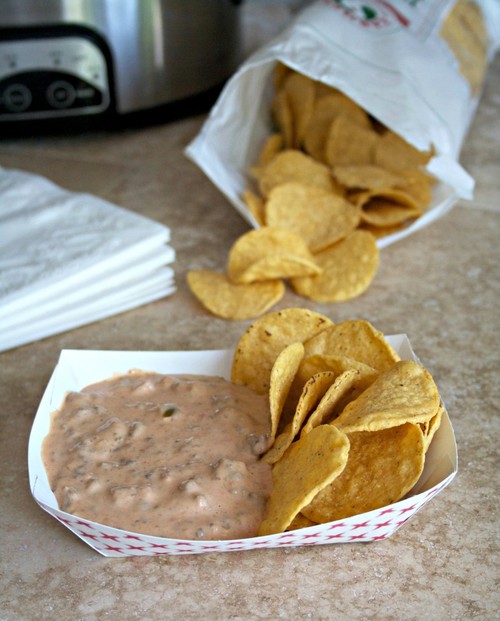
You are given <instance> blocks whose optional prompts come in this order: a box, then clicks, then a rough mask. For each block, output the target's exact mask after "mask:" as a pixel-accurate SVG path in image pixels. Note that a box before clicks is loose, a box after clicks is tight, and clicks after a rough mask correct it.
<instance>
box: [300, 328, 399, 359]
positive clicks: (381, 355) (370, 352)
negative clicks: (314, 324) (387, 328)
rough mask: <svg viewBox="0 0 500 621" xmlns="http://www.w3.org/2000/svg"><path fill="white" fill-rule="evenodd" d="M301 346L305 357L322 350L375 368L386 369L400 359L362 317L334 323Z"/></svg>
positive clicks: (321, 352) (334, 356) (329, 354)
mask: <svg viewBox="0 0 500 621" xmlns="http://www.w3.org/2000/svg"><path fill="white" fill-rule="evenodd" d="M304 347H305V356H306V357H309V356H312V355H313V354H325V355H328V356H332V357H333V358H343V357H347V358H353V359H354V360H357V361H358V362H362V363H364V364H365V365H368V366H369V367H370V368H372V369H376V370H377V371H387V370H388V369H390V368H391V367H392V366H394V364H395V363H396V362H398V361H399V360H400V356H399V355H398V354H397V352H396V351H395V349H394V348H393V347H391V345H390V344H389V342H388V341H387V340H386V338H385V336H384V335H383V334H382V332H380V330H377V329H376V328H375V327H374V326H373V325H372V324H371V323H370V322H369V321H366V320H364V319H350V320H347V321H342V322H340V323H336V324H334V325H332V326H330V327H328V328H326V329H325V330H324V331H323V332H322V333H321V334H317V335H315V336H313V337H311V338H310V339H308V340H307V341H306V342H305V344H304Z"/></svg>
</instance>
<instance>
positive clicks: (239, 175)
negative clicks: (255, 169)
mask: <svg viewBox="0 0 500 621" xmlns="http://www.w3.org/2000/svg"><path fill="white" fill-rule="evenodd" d="M471 5H472V6H471ZM499 44H500V2H498V1H497V0H476V1H475V2H472V0H458V2H457V1H456V0H434V1H433V2H425V3H420V2H419V3H401V2H397V3H396V2H389V1H382V0H364V1H363V2H360V1H359V0H322V1H319V2H315V3H313V4H312V5H310V6H309V7H307V8H306V9H305V10H304V11H302V12H301V13H300V14H299V15H298V16H297V17H296V18H295V20H294V21H293V22H292V23H291V24H290V26H289V27H288V28H287V29H286V30H285V31H284V32H282V33H281V34H280V35H279V36H277V37H276V38H275V39H274V40H273V41H271V42H270V43H268V44H267V45H265V46H263V47H262V48H260V49H259V50H257V52H255V53H254V54H253V55H252V56H250V57H249V58H248V59H247V61H246V62H244V63H243V64H242V65H241V66H240V68H239V69H238V71H237V72H236V73H235V74H234V75H233V77H232V78H231V79H230V80H229V81H228V83H227V84H226V86H225V88H224V89H223V91H222V93H221V95H220V96H219V99H218V101H217V102H216V104H215V106H214V107H213V109H212V110H211V112H210V115H209V117H208V119H207V121H206V122H205V124H204V126H203V127H202V129H201V132H200V133H199V135H198V136H197V137H196V138H195V139H194V140H193V141H192V143H191V144H190V145H188V147H187V149H186V155H187V156H188V157H189V158H191V159H192V160H193V161H194V162H195V163H196V164H197V165H198V166H199V167H200V168H201V169H202V170H203V171H204V172H205V174H206V175H207V176H208V177H209V178H210V179H211V180H212V182H213V183H214V184H215V185H216V186H217V187H218V188H219V189H220V190H221V191H222V193H223V194H224V195H225V196H226V197H227V198H228V200H229V201H230V202H231V203H232V204H233V205H234V206H235V208H236V209H237V210H238V211H239V212H240V213H241V215H242V216H243V217H244V218H245V219H246V220H247V221H248V222H249V224H251V225H252V226H254V227H258V226H259V225H258V223H257V221H256V220H255V218H254V216H253V215H252V214H251V213H250V212H249V211H248V209H247V207H246V205H245V203H244V202H243V200H242V198H241V197H242V194H243V192H244V190H245V189H246V188H248V187H250V186H251V180H250V176H249V173H248V171H249V169H250V168H251V167H252V166H253V165H255V163H256V161H257V157H258V154H259V152H260V149H261V147H262V145H263V143H264V140H265V138H266V137H267V136H268V135H269V134H270V133H271V132H272V130H273V129H272V121H271V101H272V97H273V79H272V78H273V72H274V68H275V66H276V64H277V63H278V62H282V63H284V64H286V65H288V66H289V67H291V68H292V69H294V70H295V71H298V72H300V73H303V74H305V75H307V76H308V77H310V78H312V79H314V80H318V81H320V82H323V83H325V84H327V85H329V86H332V87H336V88H338V89H339V90H341V91H342V92H344V93H345V94H346V95H348V96H349V97H350V98H352V99H353V100H354V101H355V102H356V103H358V104H359V105H360V106H362V107H363V108H364V109H365V110H366V111H367V112H368V113H369V114H371V115H372V116H373V117H375V118H376V119H378V120H379V121H380V122H381V123H383V124H384V125H385V126H387V127H388V128H389V129H391V130H393V131H395V132H396V133H397V134H399V135H400V136H401V137H402V138H404V139H405V140H406V141H408V142H409V143H410V144H412V145H414V146H415V147H416V148H418V149H420V150H428V149H430V148H433V149H434V153H435V156H434V157H433V158H432V159H431V160H430V162H429V163H428V165H427V169H428V171H429V172H430V173H431V174H433V175H434V176H435V177H436V178H437V179H438V181H439V183H438V184H437V185H436V186H435V187H434V192H433V199H432V202H431V205H430V207H429V209H428V211H427V212H426V213H425V214H424V215H423V216H421V217H420V218H419V219H417V220H416V221H415V222H414V223H413V224H412V225H411V226H409V227H408V228H406V229H404V230H403V231H399V232H397V233H394V234H392V235H388V236H386V237H384V238H382V239H380V240H379V241H378V244H379V246H380V247H383V246H386V245H388V244H390V243H392V242H394V241H397V240H398V239H400V238H402V237H405V236H407V235H409V234H411V233H413V232H414V231H416V230H419V229H421V228H422V227H424V226H426V225H428V224H430V223H431V222H433V221H435V220H436V219H438V218H439V217H442V216H443V215H444V214H445V213H447V212H448V210H449V209H451V207H452V206H453V205H454V204H455V203H456V201H457V200H458V199H459V198H465V199H470V198H471V197H472V193H473V188H474V181H473V179H472V178H471V177H470V175H469V174H468V173H467V172H466V171H465V170H464V169H463V168H462V166H461V165H460V163H459V154H460V149H461V146H462V143H463V140H464V137H465V135H466V133H467V130H468V127H469V125H470V122H471V120H472V118H473V115H474V112H475V110H476V107H477V103H478V100H479V96H480V92H481V85H482V83H483V77H484V73H485V70H486V67H487V64H488V62H489V61H490V60H491V58H492V57H493V55H494V54H495V52H496V51H497V49H498V47H499Z"/></svg>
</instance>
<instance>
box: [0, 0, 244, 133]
mask: <svg viewBox="0 0 500 621" xmlns="http://www.w3.org/2000/svg"><path fill="white" fill-rule="evenodd" d="M1 4H2V11H1V12H0V136H1V135H2V133H4V132H5V131H7V130H9V131H12V130H13V131H14V132H15V131H17V130H21V129H23V128H25V127H27V126H29V127H30V129H33V128H35V127H37V128H43V127H47V126H50V127H51V128H55V127H58V126H62V125H64V126H65V127H68V126H72V125H73V126H75V127H82V126H83V125H82V123H83V122H84V121H85V126H88V125H89V124H90V125H95V124H102V123H105V124H107V125H109V124H110V123H118V124H119V123H120V122H127V120H128V121H130V120H131V119H132V118H135V119H137V118H138V119H142V120H144V119H153V116H152V115H153V113H156V114H158V112H160V114H161V115H162V118H166V119H168V118H169V117H170V116H172V115H178V114H182V113H183V112H184V113H187V112H189V111H190V110H191V109H198V108H199V109H201V108H203V107H206V106H207V105H210V103H211V101H212V100H214V99H215V97H216V95H217V93H218V91H219V90H220V88H221V87H222V85H223V83H224V81H225V80H226V79H227V78H228V77H229V75H230V74H231V73H232V72H233V71H234V69H235V67H236V66H237V64H238V62H239V61H240V60H241V59H240V57H239V54H240V47H239V42H240V32H239V31H240V15H239V10H240V9H239V4H240V3H239V2H238V1H236V0H44V1H43V2H40V0H2V3H1Z"/></svg>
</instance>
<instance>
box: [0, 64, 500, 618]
mask: <svg viewBox="0 0 500 621" xmlns="http://www.w3.org/2000/svg"><path fill="white" fill-rule="evenodd" d="M499 109H500V57H498V56H497V58H496V60H495V61H494V63H493V64H492V66H491V67H490V71H489V73H488V79H487V83H486V86H485V90H484V94H483V97H482V100H481V103H480V106H479V108H478V111H477V114H476V116H475V119H474V122H473V124H472V127H471V129H470V132H469V135H468V137H467V140H466V142H465V145H464V148H463V153H462V162H463V164H464V166H465V167H466V168H467V169H468V170H469V171H470V172H471V173H472V175H473V176H474V177H475V178H476V180H477V189H476V193H475V198H474V200H472V201H471V202H461V203H459V204H458V205H457V206H456V207H455V208H454V209H453V210H452V211H451V212H450V213H449V214H448V215H447V216H446V217H445V218H443V219H442V220H440V221H438V222H437V223H436V224H434V225H433V226H432V227H429V228H427V229H425V230H423V231H421V232H419V233H417V234H415V235H414V236H412V237H410V238H409V239H405V240H403V241H401V242H399V243H397V244H395V245H393V246H391V247H389V248H387V249H385V250H384V251H383V255H382V263H381V267H380V270H379V272H378V274H377V276H376V278H375V281H374V282H373V284H372V286H371V287H370V288H369V290H368V291H367V292H366V293H365V294H364V295H363V296H361V297H360V298H358V299H355V300H353V301H351V302H348V303H343V304H339V305H315V304H313V303H308V302H307V301H305V300H303V299H301V298H298V297H297V296H295V295H294V294H293V293H292V292H291V291H288V292H287V294H286V296H285V298H284V299H283V300H282V302H281V303H280V305H279V307H289V306H298V305H301V306H308V307H310V308H315V309H317V310H319V311H321V312H324V313H325V314H327V315H329V316H330V317H331V318H332V319H333V320H336V321H339V320H343V319H347V318H357V317H363V318H367V319H369V320H370V321H371V322H372V323H373V324H375V325H376V326H377V327H378V328H379V329H381V330H383V331H384V332H386V333H399V332H405V333H407V334H408V336H409V337H410V340H411V341H412V344H413V346H414V348H415V350H416V352H417V354H418V356H419V357H420V358H421V360H422V362H423V363H424V364H425V366H427V368H428V369H429V370H430V371H431V373H432V374H433V375H434V377H435V379H436V381H437V383H438V385H439V388H440V391H441V393H442V397H443V398H444V400H445V402H446V405H447V407H448V411H449V414H450V417H451V420H452V423H453V426H454V429H455V434H456V438H457V443H458V449H459V472H458V475H457V477H456V478H455V480H454V481H453V483H452V484H451V485H450V486H449V487H448V488H446V489H445V490H444V492H443V493H441V494H440V495H438V496H437V497H436V498H435V499H433V501H432V502H430V503H428V504H427V505H426V506H425V507H424V508H423V509H422V510H421V511H420V512H419V513H418V514H417V515H416V516H415V517H414V518H413V519H412V520H410V522H408V523H407V524H405V526H404V527H403V528H401V529H400V530H399V531H398V532H397V533H396V534H395V535H394V536H393V537H392V538H390V539H387V540H385V541H380V542H378V543H372V544H342V545H328V546H317V547H307V548H295V549H294V548H291V549H274V550H261V551H255V552H232V553H224V554H222V553H221V554H205V555H201V556H178V557H166V558H145V557H141V558H135V559H106V558H103V557H101V556H99V555H98V554H97V553H95V552H93V551H92V550H91V549H90V548H88V547H87V546H85V545H84V544H83V543H81V542H80V541H79V540H78V539H77V538H76V537H75V536H74V535H72V534H71V533H70V532H69V531H67V530H66V529H64V528H63V527H62V526H60V525H59V524H58V523H57V522H56V521H55V520H54V519H53V518H51V517H50V516H49V515H47V514H45V513H44V512H43V511H42V510H41V509H39V508H38V506H37V505H36V504H35V503H34V501H33V500H32V497H31V495H30V490H29V485H28V472H27V460H26V452H27V443H28V437H29V432H30V428H31V424H32V421H33V417H34V414H35V412H36V408H37V406H38V402H39V400H40V397H41V395H42V393H43V391H44V389H45V386H46V384H47V381H48V379H49V377H50V374H51V373H52V370H53V368H54V365H55V363H56V361H57V358H58V355H59V352H60V350H61V349H63V348H89V349H128V350H134V349H146V350H147V349H152V350H163V349H211V348H224V347H231V346H233V345H234V344H235V343H236V341H237V339H238V338H239V335H240V334H241V333H242V331H243V329H244V328H245V327H246V325H247V322H227V321H224V320H219V319H216V318H214V317H211V316H209V315H208V314H207V313H206V312H205V311H204V310H203V309H202V308H201V307H200V306H199V305H198V303H197V302H196V300H194V299H193V298H192V296H191V295H190V293H189V291H188V290H187V287H186V283H185V274H186V271H187V270H188V269H190V268H193V267H208V268H217V269H223V268H224V265H225V261H226V257H227V250H228V248H229V247H230V245H231V243H232V242H233V240H234V239H235V238H236V237H237V236H238V235H240V234H241V233H243V232H244V231H246V230H247V228H248V227H247V225H246V223H245V222H244V221H243V220H242V219H241V217H240V216H239V215H238V214H237V213H236V212H235V210H234V209H233V208H232V207H231V206H230V205H229V204H228V203H227V201H226V200H225V199H224V197H223V196H221V194H220V193H219V192H218V191H217V190H216V189H215V188H214V187H213V186H212V185H211V183H210V182H209V181H208V180H207V179H206V178H205V177H204V176H203V174H202V173H201V172H200V171H199V170H198V169H197V168H196V167H195V166H194V165H193V164H192V163H191V162H189V161H188V160H187V159H186V158H185V157H184V156H183V149H184V147H185V145H186V144H187V143H188V142H189V141H190V140H191V138H193V137H194V136H195V135H196V133H197V132H198V130H199V128H200V126H201V123H202V122H203V117H202V116H200V117H196V118H190V119H185V120H181V121H177V122H175V123H167V124H164V125H159V126H155V127H149V128H144V129H136V130H129V131H124V132H121V133H117V134H87V135H83V136H75V137H59V138H55V137H52V138H43V139H42V138H37V139H28V140H6V141H2V142H0V165H2V166H6V167H18V168H22V169H24V170H27V171H33V172H36V173H40V174H43V175H45V176H47V177H49V178H50V179H52V180H54V181H55V182H57V183H59V184H61V185H63V186H65V187H67V188H70V189H74V190H81V191H88V192H93V193H95V194H97V195H99V196H102V197H104V198H106V199H109V200H111V201H114V202H116V203H118V204H120V205H122V206H124V207H127V208H130V209H132V210H136V211H137V212H139V213H142V214H144V215H147V216H149V217H151V218H154V219H156V220H159V221H161V222H164V223H165V224H167V225H168V226H169V227H171V229H172V245H173V246H174V247H175V249H176V251H177V261H176V265H175V268H176V280H177V284H178V291H177V292H176V293H175V294H174V295H172V296H171V297H168V298H166V299H164V300H161V301H158V302H155V303H152V304H149V305H146V306H144V307H142V308H138V309H135V310H132V311H130V312H127V313H125V314H122V315H119V316H115V317H111V318H109V319H107V320H104V321H101V322H98V323H95V324H92V325H89V326H86V327H82V328H79V329H76V330H73V331H71V332H67V333H64V334H60V335H57V336H54V337H52V338H48V339H46V340H43V341H41V342H38V343H33V344H30V345H26V346H23V347H20V348H18V349H15V350H13V351H9V352H4V353H2V354H0V386H1V396H2V399H1V401H2V407H1V409H0V447H1V451H0V460H1V468H0V480H1V484H0V541H1V547H0V620H1V621H31V620H35V619H36V620H38V621H42V620H46V619H47V620H49V619H50V620H52V619H64V620H67V621H73V620H79V619H81V620H85V621H98V620H102V619H113V620H118V619H119V620H120V621H128V620H132V619H139V620H142V621H146V620H151V621H155V620H159V619H184V620H186V621H189V620H191V619H206V620H208V621H211V620H219V619H233V620H243V619H311V620H314V621H323V620H327V619H346V620H354V619H386V620H388V621H391V620H394V621H400V620H402V619H405V620H414V619H415V620H417V619H418V620H422V621H426V620H429V621H430V620H432V621H434V620H435V621H442V620H447V621H449V620H464V621H469V620H472V619H475V620H479V619H480V620H483V619H484V620H492V619H495V618H498V611H499V610H500V598H499V595H498V590H497V584H498V577H499V564H498V560H499V556H498V536H499V528H498V525H499V523H498V502H497V495H498V482H499V475H498V470H499V455H498V431H499V423H498V420H499V419H498V414H499V406H498V404H499V403H500V390H499V383H498V374H499V371H500V361H499V341H498V318H499V317H498V308H499V302H500V299H499V282H500V253H499V244H498V239H499V233H500V174H499V171H500V147H499V145H500V114H499V113H498V111H499Z"/></svg>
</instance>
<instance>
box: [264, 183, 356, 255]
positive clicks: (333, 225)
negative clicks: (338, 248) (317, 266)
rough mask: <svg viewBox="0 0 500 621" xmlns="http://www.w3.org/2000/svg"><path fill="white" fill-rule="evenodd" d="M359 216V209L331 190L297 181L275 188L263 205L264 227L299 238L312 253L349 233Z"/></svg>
mask: <svg viewBox="0 0 500 621" xmlns="http://www.w3.org/2000/svg"><path fill="white" fill-rule="evenodd" d="M360 217H361V210H360V209H359V208H357V207H355V206H354V205H352V204H351V203H348V202H347V201H346V200H344V199H343V198H341V197H340V196H337V195H336V194H334V193H333V192H331V191H330V190H324V189H323V188H317V187H313V186H308V185H304V184H301V183H296V182H288V183H284V184H282V185H279V186H276V187H274V188H273V189H272V190H271V192H270V194H269V198H268V200H267V202H266V204H265V220H266V222H267V224H268V225H269V226H273V227H276V228H278V227H279V228H282V229H284V230H287V231H292V232H294V233H296V234H297V235H300V236H301V237H302V238H303V239H304V241H305V243H306V244H307V246H308V248H309V249H310V250H311V252H318V251H320V250H323V249H324V248H326V247H328V246H330V245H332V244H334V243H335V242H337V241H339V240H341V239H343V238H344V237H346V236H347V235H349V233H352V231H354V230H355V228H356V227H357V226H358V224H359V221H360Z"/></svg>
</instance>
